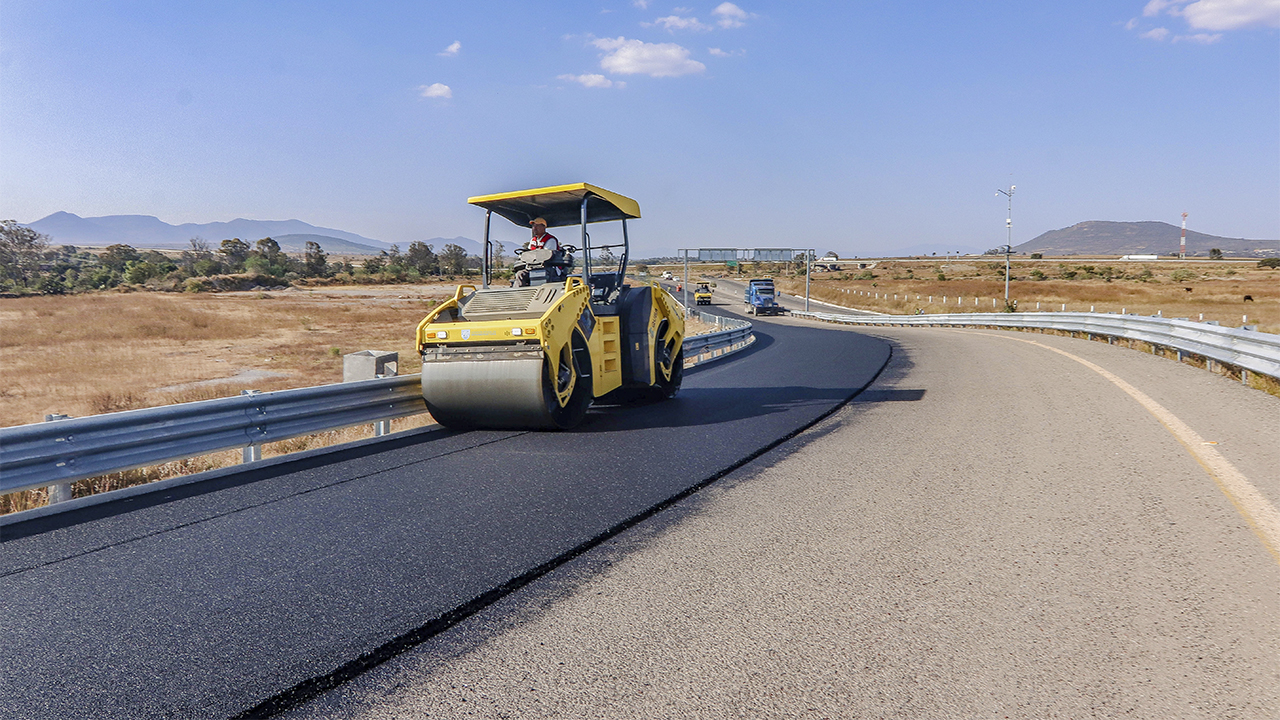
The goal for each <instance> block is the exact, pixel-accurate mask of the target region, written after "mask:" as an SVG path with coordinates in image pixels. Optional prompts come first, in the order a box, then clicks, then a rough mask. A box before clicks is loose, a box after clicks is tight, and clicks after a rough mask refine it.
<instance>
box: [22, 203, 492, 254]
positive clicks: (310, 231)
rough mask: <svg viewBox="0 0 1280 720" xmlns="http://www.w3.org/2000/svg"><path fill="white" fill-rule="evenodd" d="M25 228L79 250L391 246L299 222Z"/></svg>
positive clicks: (143, 218)
mask: <svg viewBox="0 0 1280 720" xmlns="http://www.w3.org/2000/svg"><path fill="white" fill-rule="evenodd" d="M28 227H30V228H32V229H34V230H35V231H36V232H39V233H43V234H45V235H48V236H49V237H50V239H51V241H52V242H53V244H54V245H80V246H85V247H106V246H108V245H116V244H121V245H132V246H133V247H135V248H154V249H160V250H181V249H185V248H187V247H189V246H190V241H191V238H195V237H198V238H203V239H204V240H207V241H208V242H209V244H210V245H211V246H213V247H214V248H217V246H218V245H219V244H220V243H221V242H222V241H223V240H228V239H230V238H240V239H241V240H244V241H245V242H247V243H249V244H250V245H252V244H253V243H255V242H257V241H258V240H261V239H262V238H265V237H269V238H272V239H273V240H275V241H276V242H277V243H279V244H280V248H281V249H282V250H284V251H285V252H293V253H300V252H302V251H303V248H304V246H305V245H306V243H307V241H308V240H311V241H314V242H317V243H320V247H322V248H324V251H325V252H327V253H330V254H337V255H376V254H378V253H380V252H382V251H383V250H389V249H390V248H391V243H387V242H383V241H381V240H374V239H371V238H367V237H364V236H363V235H357V234H355V233H350V232H346V231H344V230H335V229H333V228H323V227H317V226H315V225H312V224H310V223H305V222H302V221H301V220H246V219H244V218H237V219H235V220H231V221H230V222H211V223H183V224H182V225H171V224H169V223H167V222H164V221H163V220H161V219H159V218H157V217H154V216H152V215H105V216H102V217H80V216H79V215H75V214H73V213H69V212H56V213H54V214H52V215H50V216H48V217H46V218H41V219H40V220H37V221H35V222H33V223H29V224H28ZM423 242H425V243H427V244H428V245H432V246H434V247H435V249H436V251H437V252H438V251H440V250H442V249H444V246H445V245H447V244H449V243H454V244H457V245H461V246H462V247H464V248H466V250H467V252H468V253H470V254H479V253H480V243H478V242H476V241H474V240H471V239H469V238H465V237H456V238H431V239H430V240H424V241H423ZM407 249H408V243H402V244H401V245H400V251H401V252H404V251H405V250H407Z"/></svg>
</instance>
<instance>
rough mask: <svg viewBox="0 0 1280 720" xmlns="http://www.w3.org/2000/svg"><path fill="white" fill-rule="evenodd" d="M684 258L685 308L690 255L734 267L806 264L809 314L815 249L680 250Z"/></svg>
mask: <svg viewBox="0 0 1280 720" xmlns="http://www.w3.org/2000/svg"><path fill="white" fill-rule="evenodd" d="M680 252H681V253H682V254H683V256H684V284H683V287H684V306H685V308H688V307H689V253H696V256H697V257H696V259H697V261H698V262H722V263H725V264H727V265H730V266H733V265H737V264H738V263H741V262H788V263H789V262H796V261H797V260H801V261H803V262H804V311H805V312H809V271H810V269H811V268H812V267H813V258H814V251H813V248H680Z"/></svg>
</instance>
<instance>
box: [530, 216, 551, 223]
mask: <svg viewBox="0 0 1280 720" xmlns="http://www.w3.org/2000/svg"><path fill="white" fill-rule="evenodd" d="M538 223H542V224H543V225H546V224H547V219H546V218H544V217H536V218H534V219H532V220H530V221H529V224H530V225H537V224H538Z"/></svg>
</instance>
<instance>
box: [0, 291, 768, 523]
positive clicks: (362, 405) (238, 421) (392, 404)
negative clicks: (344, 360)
mask: <svg viewBox="0 0 1280 720" xmlns="http://www.w3.org/2000/svg"><path fill="white" fill-rule="evenodd" d="M706 318H707V319H708V321H709V322H716V321H717V318H716V317H715V316H713V315H707V316H706ZM719 320H720V321H721V322H720V324H721V325H728V324H730V323H732V325H731V326H730V327H727V328H726V329H724V330H719V331H717V332H713V333H708V334H706V335H695V336H693V337H689V338H685V341H684V347H685V352H686V357H690V355H692V358H691V359H692V362H690V363H689V364H691V365H696V364H698V363H699V362H706V361H708V360H710V359H711V356H715V357H722V356H724V355H725V354H728V353H730V352H735V351H736V350H738V349H741V347H745V345H746V344H747V343H749V342H750V340H751V339H753V338H752V336H751V323H748V322H745V321H740V320H731V319H727V318H720V319H719ZM726 320H728V322H724V321H726ZM704 356H706V357H704ZM426 410H427V406H426V403H425V402H424V401H423V399H422V387H421V375H416V374H415V375H402V376H399V377H390V378H379V379H375V380H360V381H356V382H345V383H337V384H334V385H320V386H317V387H308V388H298V389H296V390H279V391H275V392H266V393H254V394H249V395H241V396H238V397H229V398H219V399H216V400H202V401H200V402H191V403H180V404H177V405H167V406H164V407H156V408H145V409H142V410H128V411H125V412H117V413H108V414H105V415H93V416H88V417H82V418H71V419H65V420H55V421H52V422H43V423H35V424H32V425H20V426H17V427H10V428H0V493H11V492H18V491H21V490H32V489H35V488H40V487H45V486H56V485H64V484H66V483H70V482H73V481H76V480H82V479H84V478H90V477H96V476H99V475H106V474H108V473H115V472H121V471H124V470H131V469H134V468H139V467H146V466H149V465H158V464H160V463H165V462H170V461H173V460H182V459H185V458H191V457H196V456H199V455H206V454H208V453H213V452H219V451H222V450H234V449H237V448H244V449H245V460H246V461H248V460H250V459H259V458H260V457H261V455H260V453H259V452H256V451H257V450H258V449H259V448H260V447H261V446H262V444H264V443H269V442H275V441H278V440H287V439H289V438H294V437H299V436H302V435H311V434H314V433H319V432H325V431H328V430H337V429H339V428H345V427H351V426H354V425H365V424H369V423H376V422H380V421H385V420H390V419H393V418H398V417H408V416H410V415H417V414H420V413H424V412H426ZM64 499H70V494H69V492H68V493H67V497H66V498H64Z"/></svg>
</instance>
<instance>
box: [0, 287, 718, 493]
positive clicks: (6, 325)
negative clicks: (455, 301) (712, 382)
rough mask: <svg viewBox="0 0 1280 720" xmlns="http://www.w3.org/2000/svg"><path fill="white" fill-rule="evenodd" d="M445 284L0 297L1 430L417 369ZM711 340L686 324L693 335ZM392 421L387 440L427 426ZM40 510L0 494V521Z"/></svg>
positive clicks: (304, 444)
mask: <svg viewBox="0 0 1280 720" xmlns="http://www.w3.org/2000/svg"><path fill="white" fill-rule="evenodd" d="M453 291H454V286H453V285H449V286H444V285H397V286H355V287H350V286H347V287H332V286H331V287H324V288H318V289H314V290H289V291H283V292H268V293H260V292H231V293H219V294H207V293H202V294H185V293H153V292H133V293H115V292H110V293H98V294H87V295H71V296H36V297H26V298H5V299H0V375H2V376H3V378H4V383H3V385H0V427H7V426H13V425H23V424H27V423H34V422H41V421H43V420H44V417H45V415H47V414H55V413H58V414H63V415H70V416H72V417H82V416H85V415H97V414H101V413H107V412H115V411H119V410H132V409H135V408H143V407H155V406H159V405H168V404H172V403H179V402H191V401H195V400H207V399H211V398H217V397H227V396H232V395H238V394H239V393H240V391H241V390H249V389H252V390H261V391H264V392H265V391H271V390H284V389H288V388H296V387H307V386H312V385H323V384H326V383H336V382H341V381H342V355H343V354H345V353H350V352H356V351H359V350H383V351H395V352H398V353H399V354H400V358H399V359H400V366H399V371H400V373H401V374H408V373H414V372H418V370H419V369H420V361H419V359H418V355H417V350H416V347H415V339H414V329H415V328H416V327H417V324H418V322H419V321H420V320H422V318H423V316H424V315H426V313H427V312H428V311H429V310H430V309H431V308H433V307H434V306H435V305H437V304H438V303H439V302H440V301H442V300H444V299H445V298H447V297H450V296H452V295H453ZM708 329H713V326H710V325H708V324H706V323H700V322H698V321H696V320H691V321H690V323H689V325H688V327H687V329H686V330H687V332H688V333H689V334H694V333H699V332H707V331H708ZM430 422H431V420H430V417H429V416H427V415H420V416H417V417H411V418H402V419H398V420H394V421H393V424H392V430H393V431H399V430H404V429H408V428H413V427H420V426H422V425H425V424H428V423H430ZM370 435H372V429H371V427H357V428H347V429H345V430H337V431H333V432H328V433H321V434H319V435H315V436H308V437H302V438H294V439H292V440H285V441H282V442H279V443H272V444H269V445H266V446H264V447H263V456H264V457H271V456H274V455H280V454H284V453H288V452H297V451H300V450H306V449H310V448H315V447H324V446H328V445H333V444H337V443H341V442H350V441H352V440H358V439H361V438H364V437H369V436H370ZM239 461H240V452H239V451H238V450H236V451H228V452H223V453H217V454H213V455H207V456H203V457H199V458H193V459H190V460H185V461H180V462H173V463H166V464H165V465H162V466H157V467H153V468H144V469H141V470H134V471H129V472H125V473H115V474H112V475H109V476H105V477H101V478H93V479H90V480H83V481H80V482H79V483H76V484H75V487H74V488H73V492H74V495H75V496H76V497H80V496H83V495H89V494H93V493H97V492H103V491H105V490H113V489H117V488H121V487H128V486H131V485H138V484H142V483H146V482H151V481H154V480H158V479H162V478H166V477H173V476H176V475H186V474H190V473H195V472H201V471H204V470H210V469H213V468H218V467H225V466H227V465H232V464H235V463H237V462H239ZM46 502H47V494H46V492H45V491H43V490H37V491H30V492H25V493H13V494H10V495H2V496H0V514H3V513H6V512H14V511H17V510H24V509H27V508H30V507H38V506H41V505H44V504H45V503H46Z"/></svg>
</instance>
